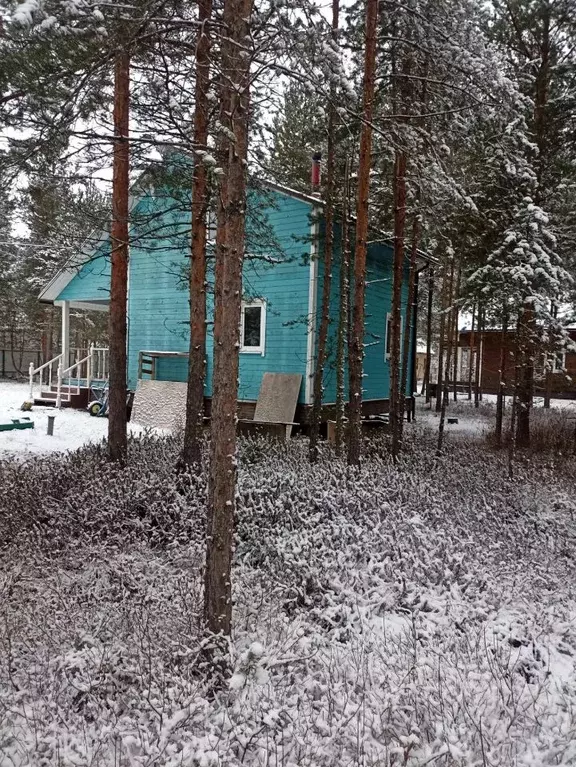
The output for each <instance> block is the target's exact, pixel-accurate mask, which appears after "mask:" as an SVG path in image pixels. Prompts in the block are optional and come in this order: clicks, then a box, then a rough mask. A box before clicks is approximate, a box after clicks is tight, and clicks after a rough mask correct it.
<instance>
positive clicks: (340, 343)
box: [336, 158, 350, 455]
mask: <svg viewBox="0 0 576 767" xmlns="http://www.w3.org/2000/svg"><path fill="white" fill-rule="evenodd" d="M349 195H350V160H349V158H347V159H346V168H345V171H344V195H343V201H342V239H341V244H340V248H341V256H340V257H341V260H340V285H339V290H338V293H339V300H340V313H339V315H338V337H337V341H336V454H337V455H340V454H341V452H342V446H343V444H344V422H345V409H344V399H345V398H344V364H345V358H346V348H347V345H348V340H349V333H348V308H349V299H350V281H349V269H350V237H349V227H348V206H349Z"/></svg>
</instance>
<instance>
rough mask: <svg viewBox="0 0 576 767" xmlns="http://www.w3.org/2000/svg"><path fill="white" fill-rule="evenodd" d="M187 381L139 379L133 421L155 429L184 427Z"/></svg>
mask: <svg viewBox="0 0 576 767" xmlns="http://www.w3.org/2000/svg"><path fill="white" fill-rule="evenodd" d="M185 419H186V383H181V382H180V381H146V380H144V381H138V385H137V387H136V393H135V395H134V405H133V407H132V419H131V420H132V421H134V423H137V424H140V426H149V427H152V428H154V429H170V430H172V431H174V430H177V429H182V428H184V422H185Z"/></svg>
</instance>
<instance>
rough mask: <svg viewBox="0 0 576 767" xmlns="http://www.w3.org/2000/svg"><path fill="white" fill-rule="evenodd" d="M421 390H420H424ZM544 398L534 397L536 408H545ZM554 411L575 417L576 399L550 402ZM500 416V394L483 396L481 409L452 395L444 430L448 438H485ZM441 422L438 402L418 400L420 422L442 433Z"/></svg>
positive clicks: (507, 409)
mask: <svg viewBox="0 0 576 767" xmlns="http://www.w3.org/2000/svg"><path fill="white" fill-rule="evenodd" d="M420 388H421V387H418V390H419V391H420ZM511 404H512V397H506V402H505V417H508V416H509V414H510V406H511ZM543 404H544V399H543V398H542V397H535V398H534V407H535V408H542V406H543ZM550 406H551V408H553V409H554V410H555V411H556V410H566V411H569V415H568V417H569V418H570V417H572V418H573V417H574V416H573V414H574V411H575V410H576V400H566V399H553V400H551V402H550ZM495 415H496V395H495V394H483V395H482V401H481V403H480V408H478V409H476V408H475V407H474V402H473V401H470V400H468V397H467V395H465V394H459V395H458V401H457V402H456V403H454V401H453V400H452V395H450V404H449V406H448V409H447V410H446V421H445V423H444V431H445V434H446V435H449V434H452V435H454V436H457V437H472V438H479V439H480V438H483V437H485V436H486V435H487V434H488V432H489V431H491V430H493V429H494V419H495ZM449 418H457V419H458V423H448V419H449ZM439 422H440V413H437V412H436V410H435V403H434V402H432V405H426V403H425V401H424V397H417V399H416V423H417V424H419V425H423V426H425V427H427V428H430V429H433V430H434V431H438V424H439Z"/></svg>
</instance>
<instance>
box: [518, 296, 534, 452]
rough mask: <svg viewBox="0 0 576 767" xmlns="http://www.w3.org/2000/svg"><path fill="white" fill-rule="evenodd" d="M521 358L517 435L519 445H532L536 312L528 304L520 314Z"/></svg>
mask: <svg viewBox="0 0 576 767" xmlns="http://www.w3.org/2000/svg"><path fill="white" fill-rule="evenodd" d="M519 334H520V359H521V367H520V371H519V378H518V384H517V387H516V394H517V400H518V413H517V436H516V442H517V445H518V447H530V411H531V409H532V400H533V397H534V334H535V323H534V312H533V310H532V308H531V307H529V306H526V307H525V308H524V311H523V312H522V314H521V315H520V320H519Z"/></svg>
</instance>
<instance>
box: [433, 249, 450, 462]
mask: <svg viewBox="0 0 576 767" xmlns="http://www.w3.org/2000/svg"><path fill="white" fill-rule="evenodd" d="M453 295H454V258H452V265H451V267H450V283H449V286H448V288H447V291H446V293H445V294H444V298H445V311H447V310H448V307H449V306H450V304H451V303H452V300H453ZM446 324H447V325H448V327H447V338H448V343H447V344H446V358H445V369H444V375H443V377H442V380H443V385H442V402H441V405H440V422H439V424H438V445H437V448H436V455H440V453H441V452H442V446H443V443H444V425H445V423H446V409H447V408H448V402H449V400H450V388H449V378H450V358H451V352H452V334H453V332H454V328H453V326H454V313H453V312H450V313H449V314H448V320H447V323H446Z"/></svg>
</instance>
